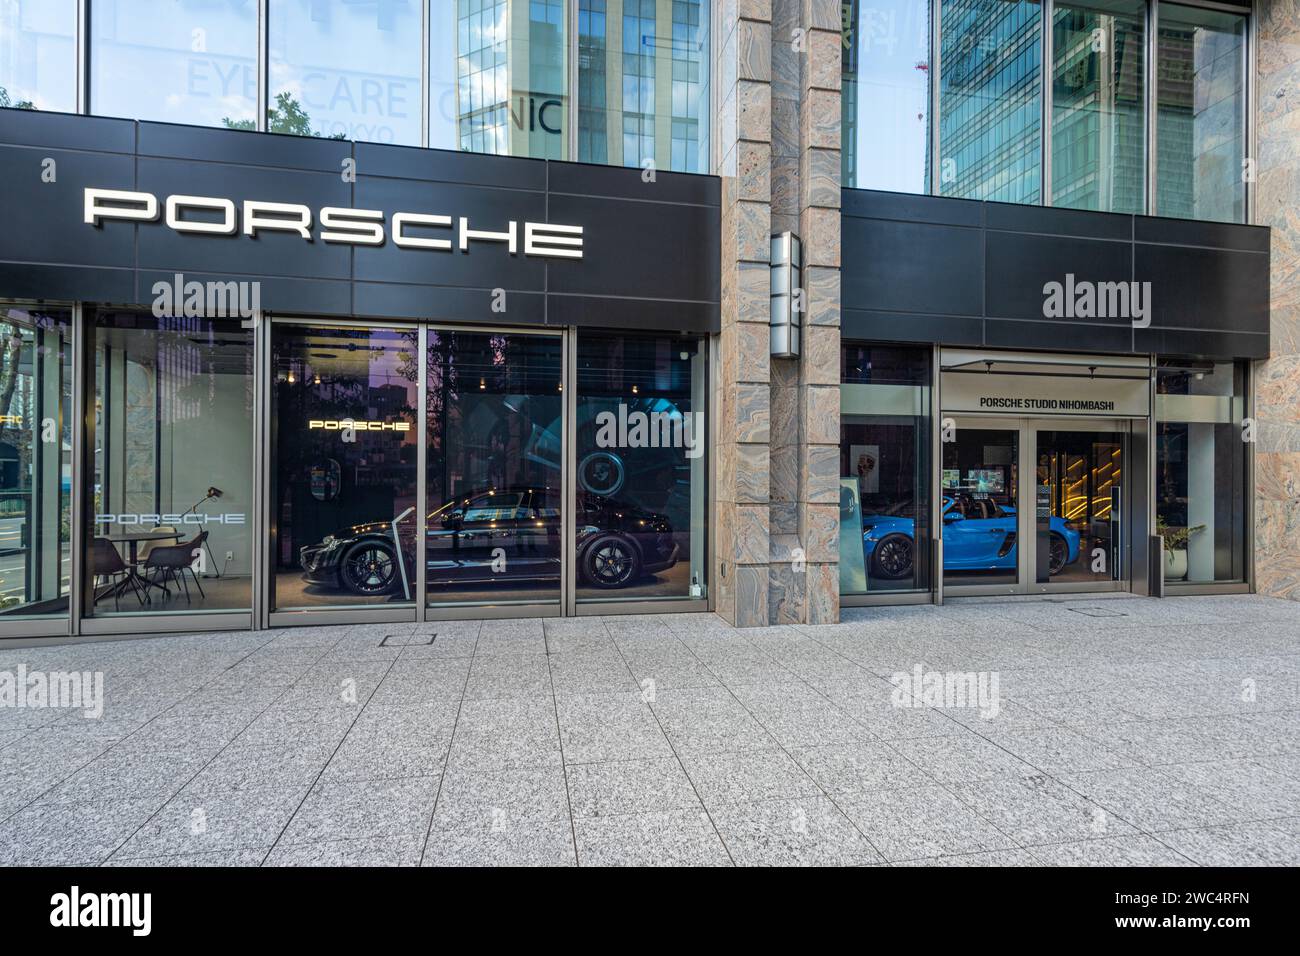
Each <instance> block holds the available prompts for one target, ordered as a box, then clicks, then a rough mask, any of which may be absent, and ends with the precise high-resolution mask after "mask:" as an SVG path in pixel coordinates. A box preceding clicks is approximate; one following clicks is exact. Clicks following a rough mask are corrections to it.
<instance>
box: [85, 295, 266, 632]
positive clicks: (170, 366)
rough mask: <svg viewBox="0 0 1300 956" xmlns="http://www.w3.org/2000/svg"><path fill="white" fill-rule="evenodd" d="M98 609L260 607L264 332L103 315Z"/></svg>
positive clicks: (98, 398) (91, 562)
mask: <svg viewBox="0 0 1300 956" xmlns="http://www.w3.org/2000/svg"><path fill="white" fill-rule="evenodd" d="M87 337H88V343H87V347H88V348H92V349H93V350H94V356H95V368H94V383H93V394H94V396H95V418H94V426H93V427H94V434H93V436H92V437H93V446H92V447H93V448H94V449H95V451H94V473H93V475H92V476H91V481H92V487H91V489H90V490H91V493H92V495H93V498H92V500H93V507H91V508H89V509H88V517H89V521H90V523H91V530H90V533H89V535H88V543H89V546H88V554H87V557H86V562H87V563H86V567H87V578H88V583H89V584H90V586H91V591H90V593H89V595H88V597H87V600H86V615H87V616H88V617H104V616H111V615H114V614H118V613H121V614H142V613H149V614H185V613H194V612H201V611H208V612H211V611H230V610H247V609H248V608H249V607H250V606H251V593H252V592H251V588H250V581H251V573H252V572H251V568H252V549H253V522H252V510H253V504H252V502H253V489H252V476H253V431H252V428H253V426H252V421H253V334H252V331H251V330H248V329H244V328H241V327H240V324H239V322H238V321H236V320H212V319H201V318H155V317H154V316H152V315H150V314H148V313H141V312H97V313H93V314H91V316H90V319H89V321H88V322H87Z"/></svg>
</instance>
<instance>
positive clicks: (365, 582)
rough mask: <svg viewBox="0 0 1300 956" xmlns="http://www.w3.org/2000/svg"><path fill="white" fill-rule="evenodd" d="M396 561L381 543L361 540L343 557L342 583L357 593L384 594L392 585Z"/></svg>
mask: <svg viewBox="0 0 1300 956" xmlns="http://www.w3.org/2000/svg"><path fill="white" fill-rule="evenodd" d="M396 574H397V562H396V561H395V560H394V559H393V552H392V551H391V550H389V549H388V548H386V547H384V546H383V545H382V544H374V543H370V542H363V543H362V544H358V545H356V546H354V547H353V548H352V550H351V551H349V552H348V553H347V555H346V556H345V557H344V558H343V583H344V584H345V585H347V587H348V589H349V590H350V591H354V592H356V593H357V594H384V593H386V592H388V591H390V590H391V589H392V587H393V582H394V580H395V578H396Z"/></svg>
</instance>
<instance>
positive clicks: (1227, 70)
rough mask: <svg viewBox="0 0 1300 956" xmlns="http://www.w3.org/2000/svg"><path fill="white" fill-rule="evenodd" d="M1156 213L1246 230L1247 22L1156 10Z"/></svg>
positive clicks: (1210, 14)
mask: <svg viewBox="0 0 1300 956" xmlns="http://www.w3.org/2000/svg"><path fill="white" fill-rule="evenodd" d="M1158 23H1159V32H1158V36H1157V40H1156V46H1157V49H1156V57H1157V59H1156V84H1157V87H1156V88H1157V103H1156V155H1157V164H1156V212H1157V213H1158V214H1159V215H1161V216H1180V217H1183V218H1189V219H1212V220H1218V221H1223V222H1244V221H1245V218H1246V187H1245V182H1244V177H1243V175H1242V173H1243V170H1242V163H1243V162H1244V160H1245V156H1246V145H1245V110H1246V94H1245V87H1246V18H1245V17H1242V16H1236V15H1234V14H1230V13H1220V12H1218V11H1215V10H1200V9H1193V8H1191V7H1180V6H1175V5H1173V4H1168V3H1162V4H1160V9H1159V18H1158Z"/></svg>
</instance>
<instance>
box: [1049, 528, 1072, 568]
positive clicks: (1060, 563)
mask: <svg viewBox="0 0 1300 956" xmlns="http://www.w3.org/2000/svg"><path fill="white" fill-rule="evenodd" d="M1049 549H1050V550H1049V551H1048V556H1047V572H1048V574H1049V575H1057V574H1060V573H1061V572H1062V571H1063V570H1065V563H1066V561H1068V560H1069V558H1070V546H1069V545H1067V544H1066V543H1065V539H1064V538H1062V537H1061V536H1060V535H1059V534H1056V533H1055V532H1053V534H1052V539H1051V544H1050V545H1049Z"/></svg>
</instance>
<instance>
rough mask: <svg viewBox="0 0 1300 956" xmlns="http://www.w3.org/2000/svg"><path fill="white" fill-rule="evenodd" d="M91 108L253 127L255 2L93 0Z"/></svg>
mask: <svg viewBox="0 0 1300 956" xmlns="http://www.w3.org/2000/svg"><path fill="white" fill-rule="evenodd" d="M90 13H91V20H90V38H91V51H90V68H91V83H90V112H92V113H96V114H99V115H101V116H126V117H130V118H132V119H144V120H157V121H160V122H167V123H192V124H196V125H199V126H223V125H224V126H229V127H233V128H235V129H254V128H255V127H256V120H257V105H256V104H257V7H256V5H255V4H251V3H245V4H226V3H217V4H214V3H208V2H204V0H181V2H179V3H178V2H176V0H95V3H93V4H92V5H91V8H90Z"/></svg>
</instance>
